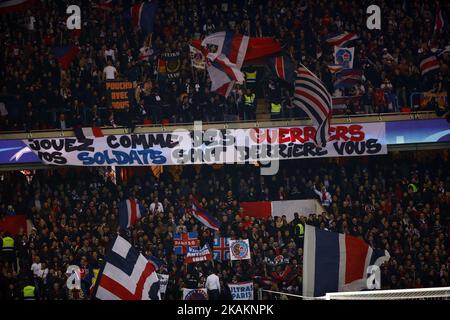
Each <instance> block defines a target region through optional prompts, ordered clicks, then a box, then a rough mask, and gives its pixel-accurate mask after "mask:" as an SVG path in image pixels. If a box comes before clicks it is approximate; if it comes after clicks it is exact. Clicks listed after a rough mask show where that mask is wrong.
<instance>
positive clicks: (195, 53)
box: [189, 45, 206, 70]
mask: <svg viewBox="0 0 450 320" xmlns="http://www.w3.org/2000/svg"><path fill="white" fill-rule="evenodd" d="M189 52H190V55H191V63H192V66H193V67H194V68H197V69H203V70H204V69H205V68H206V59H205V57H204V56H203V54H202V52H201V51H200V50H198V49H197V48H195V47H193V46H191V45H190V46H189Z"/></svg>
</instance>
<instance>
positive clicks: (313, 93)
mask: <svg viewBox="0 0 450 320" xmlns="http://www.w3.org/2000/svg"><path fill="white" fill-rule="evenodd" d="M296 73H297V75H296V80H295V92H294V104H295V105H296V106H298V107H300V108H301V109H302V110H304V111H305V112H306V113H307V114H308V115H309V117H310V118H311V120H312V122H313V124H314V125H315V126H316V136H315V142H316V144H317V145H319V146H322V147H324V146H325V145H326V143H327V141H328V138H329V132H328V130H329V128H330V121H331V110H332V100H331V95H330V93H329V92H328V91H327V89H326V88H325V86H324V84H323V83H322V81H320V79H319V78H317V76H316V75H315V74H313V73H312V72H311V71H309V70H308V69H307V68H306V67H305V66H301V67H300V68H298V69H297V71H296Z"/></svg>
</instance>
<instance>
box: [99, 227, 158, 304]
mask: <svg viewBox="0 0 450 320" xmlns="http://www.w3.org/2000/svg"><path fill="white" fill-rule="evenodd" d="M93 298H94V299H99V300H161V293H160V283H159V279H158V275H157V273H156V269H155V266H154V264H153V263H152V262H150V261H148V260H147V259H146V258H145V257H144V256H143V255H142V254H141V253H139V251H138V250H137V249H136V248H134V247H133V246H132V245H131V244H130V243H129V242H128V241H127V240H125V239H124V238H122V237H121V236H117V238H116V240H115V241H114V244H113V246H112V248H111V250H110V251H109V252H107V254H106V255H105V264H104V266H103V270H102V271H101V272H100V274H99V275H98V278H97V281H96V287H95V289H94V292H93Z"/></svg>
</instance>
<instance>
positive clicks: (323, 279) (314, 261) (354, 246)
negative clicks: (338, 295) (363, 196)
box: [303, 225, 390, 297]
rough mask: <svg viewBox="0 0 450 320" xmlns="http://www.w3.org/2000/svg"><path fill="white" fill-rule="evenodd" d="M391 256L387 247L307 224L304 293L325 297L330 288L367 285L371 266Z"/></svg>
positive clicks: (359, 287) (362, 287)
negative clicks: (374, 245)
mask: <svg viewBox="0 0 450 320" xmlns="http://www.w3.org/2000/svg"><path fill="white" fill-rule="evenodd" d="M389 258H390V256H389V253H388V252H387V251H386V250H375V249H372V248H371V247H370V246H369V245H368V244H367V243H365V242H364V241H363V240H361V239H359V238H356V237H353V236H349V235H346V234H341V233H336V232H329V231H325V230H321V229H319V228H315V227H313V226H309V225H306V226H305V242H304V249H303V295H305V296H307V297H321V296H324V295H325V294H326V293H329V292H338V291H358V290H362V289H365V288H367V278H368V274H367V268H368V267H369V266H371V265H377V266H380V265H381V264H383V262H385V261H388V260H389Z"/></svg>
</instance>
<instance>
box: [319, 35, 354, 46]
mask: <svg viewBox="0 0 450 320" xmlns="http://www.w3.org/2000/svg"><path fill="white" fill-rule="evenodd" d="M356 39H358V35H357V34H356V33H353V32H346V31H345V32H338V33H334V34H331V35H329V36H328V37H326V39H325V41H326V42H327V43H328V44H329V45H330V46H336V47H344V46H345V45H346V44H348V43H349V42H350V41H353V40H356Z"/></svg>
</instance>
